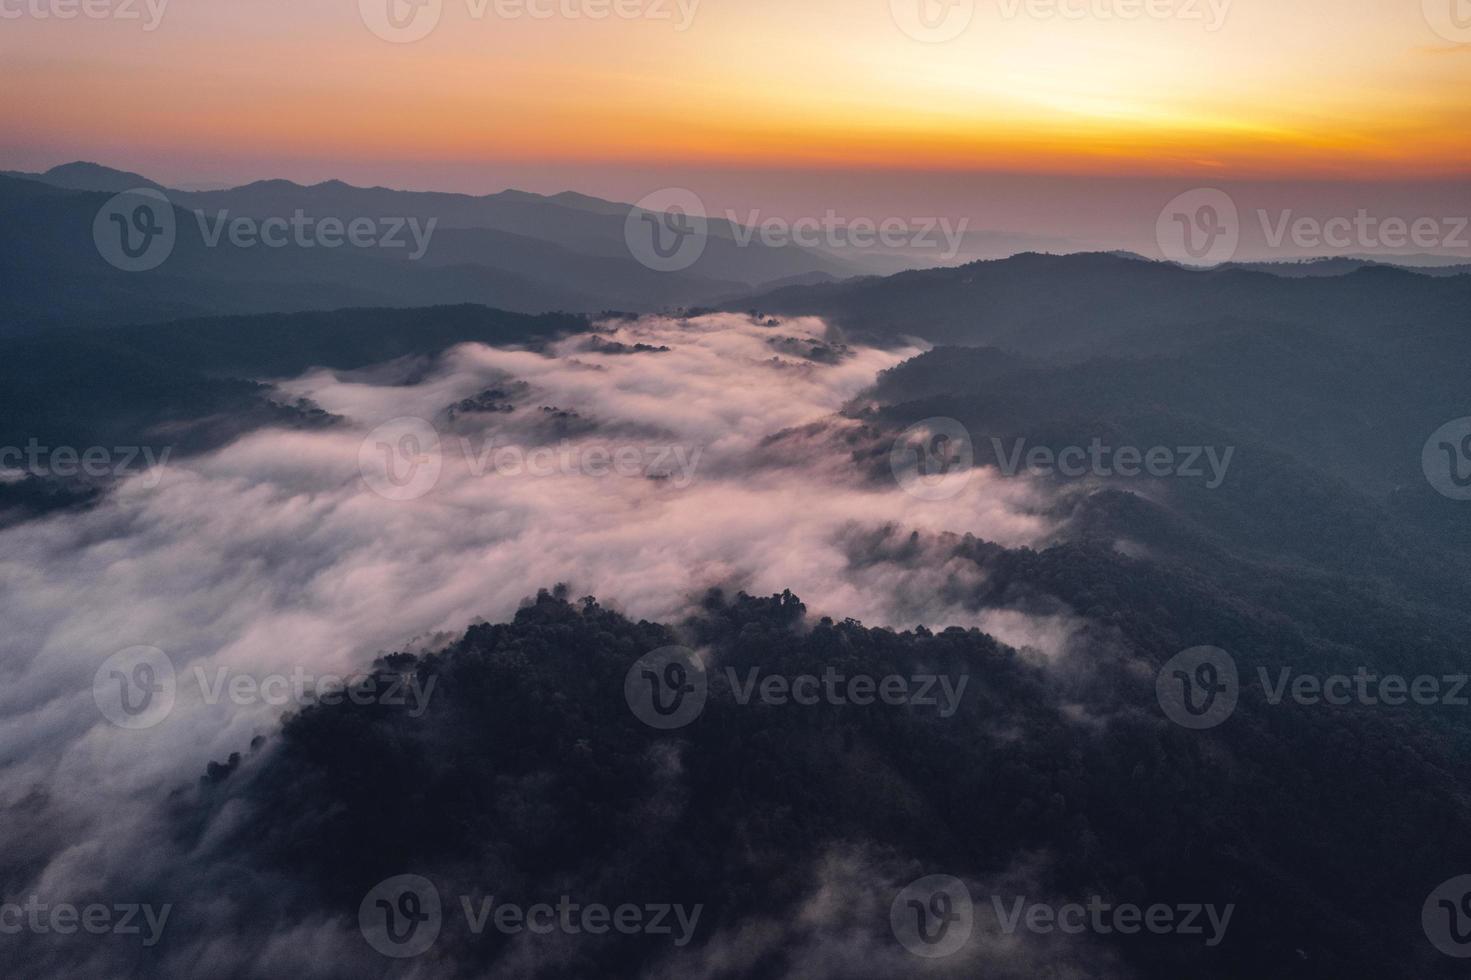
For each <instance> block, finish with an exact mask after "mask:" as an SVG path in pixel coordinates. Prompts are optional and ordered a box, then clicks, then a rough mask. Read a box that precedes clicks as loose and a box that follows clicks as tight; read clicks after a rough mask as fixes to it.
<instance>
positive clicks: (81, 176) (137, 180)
mask: <svg viewBox="0 0 1471 980" xmlns="http://www.w3.org/2000/svg"><path fill="white" fill-rule="evenodd" d="M38 176H39V177H40V179H41V180H43V181H45V182H46V183H48V184H51V185H53V186H56V187H65V188H67V189H68V190H78V191H112V192H117V191H128V190H133V189H135V188H138V187H153V188H160V185H158V184H156V183H154V182H153V181H151V180H149V179H148V178H147V177H144V176H142V175H141V174H135V173H130V172H129V171H126V170H115V169H113V168H112V167H104V166H103V165H102V164H100V163H92V162H90V161H86V160H77V161H74V162H72V163H63V164H61V165H60V166H56V167H52V168H51V169H50V170H48V171H46V172H45V173H44V174H39V175H38ZM160 189H161V188H160Z"/></svg>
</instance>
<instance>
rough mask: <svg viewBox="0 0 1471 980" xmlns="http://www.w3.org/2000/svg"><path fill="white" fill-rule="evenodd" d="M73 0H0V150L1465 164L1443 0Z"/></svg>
mask: <svg viewBox="0 0 1471 980" xmlns="http://www.w3.org/2000/svg"><path fill="white" fill-rule="evenodd" d="M82 3H83V0H0V64H3V65H4V67H3V68H0V77H3V79H4V82H5V91H6V96H5V98H4V99H3V100H0V169H19V170H32V169H44V168H45V167H49V166H52V165H55V164H58V163H62V162H66V161H69V160H74V159H91V160H96V161H98V162H103V163H107V164H109V165H112V166H118V167H122V168H124V169H131V170H136V171H138V172H141V173H145V174H146V175H148V176H150V177H152V178H154V179H158V180H161V181H164V182H167V183H170V184H171V185H174V186H183V185H223V184H235V183H241V182H245V181H248V180H253V179H259V178H265V177H286V178H290V179H294V180H298V181H301V182H315V181H319V180H325V179H329V178H341V179H345V180H348V181H350V182H353V183H370V184H383V185H387V186H395V187H404V188H413V189H431V188H432V189H446V190H460V191H468V192H475V193H485V192H490V191H495V190H500V189H503V188H505V187H508V186H515V187H519V188H523V189H527V190H535V191H541V192H554V191H558V190H565V189H574V190H579V191H583V192H587V193H594V194H601V195H603V196H609V197H617V198H621V199H625V200H628V199H636V197H638V196H641V195H640V193H639V192H641V191H646V190H647V189H649V186H650V185H651V184H652V185H653V186H662V185H668V184H670V183H673V182H682V183H688V184H699V185H700V187H699V189H700V190H702V192H704V193H707V194H709V195H711V196H713V197H714V198H715V199H716V201H717V203H718V204H720V205H728V206H741V207H754V206H759V205H761V204H763V203H765V204H768V205H769V207H770V208H771V209H773V210H781V209H783V208H784V207H787V205H786V203H785V202H786V201H787V200H788V199H789V198H793V197H798V196H802V195H810V192H809V191H806V190H804V188H809V187H812V188H817V189H819V190H822V189H828V190H829V193H830V194H833V195H835V196H836V195H837V192H836V191H834V190H832V189H834V188H847V189H848V190H849V191H851V195H850V196H846V197H841V199H838V200H835V201H834V202H833V203H835V204H836V205H838V206H842V205H845V204H851V203H852V202H853V201H857V200H864V199H867V198H871V197H872V195H874V194H876V193H879V192H880V190H881V189H886V190H884V191H883V192H884V193H887V194H890V195H894V194H896V193H897V194H899V195H901V196H902V194H903V190H902V188H903V187H904V186H905V184H906V183H908V184H910V185H925V186H933V187H948V188H951V190H948V191H934V192H932V193H931V194H930V197H929V200H928V201H926V202H925V205H924V206H925V207H927V208H929V209H930V210H936V209H937V208H938V207H939V206H940V205H941V204H942V203H944V201H942V200H940V198H941V196H942V195H949V197H947V198H946V200H949V198H951V197H953V196H954V195H956V194H962V195H963V194H964V193H965V192H967V191H968V190H974V189H976V188H982V189H989V190H988V194H987V195H983V196H985V199H986V200H990V201H992V202H995V201H997V200H1006V199H1007V198H1008V194H1017V193H1020V194H1022V195H1023V196H1028V195H1030V196H1031V197H1034V198H1036V199H1037V200H1038V202H1039V206H1041V205H1042V204H1044V203H1045V202H1047V201H1052V200H1054V199H1055V198H1056V197H1057V195H1058V194H1062V195H1064V196H1068V195H1072V196H1073V197H1074V198H1077V199H1078V200H1079V201H1085V200H1086V199H1087V198H1088V196H1089V195H1091V194H1092V193H1093V191H1092V190H1089V189H1090V188H1092V189H1096V188H1099V187H1102V186H1114V185H1111V184H1108V183H1107V182H1113V181H1119V180H1135V181H1137V180H1147V181H1159V182H1172V181H1173V182H1176V183H1178V184H1179V185H1180V186H1185V187H1190V186H1199V185H1201V184H1203V183H1206V182H1211V183H1215V184H1219V183H1223V182H1246V183H1255V184H1262V185H1267V184H1273V183H1281V182H1283V181H1306V182H1310V183H1314V184H1321V185H1323V186H1329V185H1332V184H1335V183H1337V184H1343V183H1350V184H1354V185H1364V184H1369V185H1374V184H1384V185H1391V184H1392V185H1394V186H1396V187H1400V188H1403V187H1406V186H1412V187H1421V188H1430V190H1429V191H1428V192H1427V195H1426V199H1427V200H1434V199H1435V198H1436V196H1437V195H1438V194H1441V193H1442V192H1444V191H1445V189H1446V188H1455V187H1456V186H1458V185H1460V186H1464V185H1465V184H1466V183H1467V179H1468V178H1471V100H1468V99H1467V92H1468V91H1471V85H1468V83H1471V2H1468V0H1293V2H1291V3H1284V2H1281V0H802V2H800V3H793V2H790V0H357V2H355V0H330V2H320V3H311V4H306V3H301V2H299V0H190V2H189V3H183V2H180V0H86V7H83V6H82ZM87 11H90V14H91V15H90V16H89V14H88V13H87ZM66 13H70V14H72V15H73V16H71V17H70V18H65V19H63V17H61V16H60V15H62V14H66ZM599 13H602V14H603V15H604V16H602V17H597V16H596V15H597V14H599ZM395 15H396V16H397V20H395V19H393V17H394V16H395ZM395 24H397V25H400V26H397V27H396V26H395ZM420 35H422V36H420ZM1019 177H1025V178H1026V180H1024V181H1022V182H1021V183H1017V178H1019ZM1182 182H1183V183H1182ZM896 188H897V189H898V190H896ZM845 193H847V192H845ZM1079 194H1081V195H1082V196H1081V197H1078V195H1079ZM915 206H919V205H918V204H916V205H915ZM978 206H979V205H978ZM1427 206H1428V205H1427ZM1070 207H1071V208H1072V209H1073V210H1074V211H1076V205H1071V206H1070ZM1008 217H1010V218H1017V219H1019V218H1021V217H1023V216H1022V215H1015V216H1008ZM1009 223H1010V224H1012V225H1014V224H1015V223H1016V221H1015V220H1011V221H1010V222H1009Z"/></svg>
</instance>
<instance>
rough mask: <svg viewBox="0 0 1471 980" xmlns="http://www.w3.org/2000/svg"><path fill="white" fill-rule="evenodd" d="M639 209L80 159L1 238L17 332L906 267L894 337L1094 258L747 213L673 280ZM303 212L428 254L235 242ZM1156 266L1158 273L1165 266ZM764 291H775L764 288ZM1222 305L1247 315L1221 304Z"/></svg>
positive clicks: (749, 285) (530, 307) (14, 215)
mask: <svg viewBox="0 0 1471 980" xmlns="http://www.w3.org/2000/svg"><path fill="white" fill-rule="evenodd" d="M136 189H148V190H151V191H154V192H157V193H160V194H164V195H165V196H166V198H167V200H168V202H169V204H171V205H172V207H173V212H174V219H175V220H174V223H175V225H176V228H177V241H176V243H175V245H174V246H173V250H172V252H171V253H169V255H168V258H167V260H166V261H165V262H163V264H161V265H160V266H158V267H157V268H154V269H152V270H150V271H147V272H146V273H128V272H124V271H122V270H120V269H118V268H115V267H114V266H113V265H110V264H109V263H108V262H107V261H104V259H103V257H102V255H101V254H100V252H99V250H98V247H97V245H96V244H95V242H94V238H93V223H94V221H95V220H96V219H97V216H98V213H99V211H100V210H101V209H102V208H103V207H104V205H105V204H106V203H107V202H108V200H109V199H110V198H111V196H112V195H114V194H118V193H120V192H123V191H130V190H136ZM632 210H633V205H629V204H621V203H616V202H612V201H605V200H601V199H599V198H595V197H589V196H586V195H582V194H576V193H571V192H568V193H562V194H555V195H551V196H543V195H538V194H530V193H526V192H523V191H514V190H508V191H503V192H501V193H498V194H489V195H483V196H472V195H468V194H448V193H437V192H418V191H399V190H390V189H387V188H382V187H371V188H363V187H353V186H351V185H349V184H345V183H343V182H341V181H327V182H325V183H321V184H316V185H313V186H309V187H307V186H302V185H300V184H295V183H292V182H290V181H285V180H266V181H258V182H255V183H251V184H246V185H244V186H241V187H236V188H231V189H228V190H205V191H187V190H179V189H170V188H165V187H164V186H163V185H161V184H159V183H157V182H155V181H152V180H150V179H149V178H147V177H145V176H143V175H141V174H136V173H128V172H125V171H120V170H114V169H111V168H108V167H104V166H100V165H98V164H94V163H71V164H66V165H63V166H59V167H55V168H53V169H51V170H48V171H46V172H45V173H39V174H37V173H19V172H0V219H3V220H4V221H5V223H6V226H7V228H8V229H9V230H10V234H8V235H7V236H6V237H5V244H4V245H0V336H17V335H24V334H27V333H33V332H36V331H39V330H48V329H57V328H90V327H100V326H117V325H121V324H127V323H144V322H159V321H165V320H174V319H182V318H188V317H202V316H217V315H231V314H251V313H286V312H294V311H300V310H328V309H341V308H347V307H413V306H428V305H435V304H444V303H479V304H484V305H487V306H493V307H495V308H497V309H503V310H509V311H513V312H523V313H543V312H570V313H597V312H600V311H604V310H624V311H631V312H657V311H665V310H678V309H684V308H689V307H700V306H730V307H733V308H745V307H746V306H749V305H750V304H751V303H753V302H758V303H759V304H760V305H764V306H766V307H769V308H771V309H773V310H778V311H779V310H781V309H785V308H788V307H789V306H790V303H789V302H788V300H791V299H792V298H793V296H792V295H791V294H789V293H788V292H786V291H788V290H793V289H797V290H805V289H816V290H818V292H817V293H812V294H809V293H805V292H804V293H802V294H801V298H802V304H804V305H805V304H806V303H807V302H808V300H809V299H811V300H813V301H815V302H817V303H818V304H819V305H824V304H827V303H828V302H829V300H832V302H834V303H837V304H838V305H841V303H842V301H841V300H838V299H837V297H840V296H843V297H851V298H854V299H855V300H856V301H857V302H858V303H859V304H860V305H861V304H862V297H864V296H866V295H867V294H868V293H867V291H868V290H870V289H872V288H873V287H872V286H871V285H868V283H870V282H872V281H875V280H873V279H872V277H874V276H881V275H889V274H904V273H907V274H908V275H910V276H912V277H913V278H909V279H905V278H903V277H902V275H901V278H899V279H897V280H896V281H895V282H893V283H890V284H888V285H885V286H884V287H883V294H884V295H885V296H886V297H889V298H894V299H897V300H898V301H899V304H900V305H899V307H898V308H893V309H891V308H890V307H887V306H885V305H883V304H882V303H881V304H880V305H879V306H877V307H874V308H872V309H866V310H863V311H862V315H861V317H860V319H862V320H863V321H864V322H865V324H867V325H873V324H874V323H876V322H877V320H878V319H879V318H883V317H888V321H887V324H886V326H885V330H886V331H887V332H890V333H894V332H898V333H902V332H903V330H902V329H901V327H900V321H902V319H904V318H905V317H907V316H909V315H911V314H912V311H913V309H914V307H913V306H910V305H908V304H910V303H912V302H913V301H914V300H915V299H916V297H914V296H912V295H906V294H905V290H906V288H909V287H912V288H913V289H918V290H923V291H926V292H927V291H928V290H929V289H930V287H931V286H936V287H938V288H939V290H940V292H939V295H938V296H937V297H929V296H926V297H924V298H923V300H922V301H923V302H925V303H926V304H932V303H935V302H941V303H943V302H945V299H944V296H945V295H946V294H947V290H953V289H958V288H961V287H964V288H965V290H969V292H968V294H967V297H966V300H967V301H966V302H965V303H964V304H963V306H964V309H965V311H966V312H965V313H963V316H965V317H967V318H969V317H970V316H971V315H972V314H971V312H970V310H971V309H972V307H971V305H970V303H969V300H971V299H975V298H976V290H980V291H982V292H985V291H986V290H987V289H988V287H987V286H986V283H987V282H988V281H990V280H991V279H992V278H993V277H994V276H996V275H997V274H1001V275H1002V276H1003V277H1004V278H1005V279H1006V280H1008V281H1012V277H1013V276H1014V274H1016V273H1018V272H1025V269H1026V268H1028V263H1035V262H1045V261H1047V257H1046V256H1041V255H1038V256H1033V258H1031V259H1029V260H1027V261H1026V262H1023V263H1022V264H1021V265H1019V266H1004V267H1003V266H999V265H997V264H996V262H997V260H998V258H999V257H1001V256H1006V255H1010V254H1011V253H1013V252H1017V251H1021V250H1034V251H1039V252H1072V251H1076V250H1077V248H1076V245H1075V243H1072V242H1068V241H1064V240H1051V239H1045V238H1038V237H1035V236H1025V235H1016V234H1012V233H1007V232H994V231H979V230H977V231H967V232H965V234H963V235H961V236H960V237H959V239H958V242H959V251H958V253H957V259H956V261H959V260H963V259H965V258H968V257H970V258H973V257H977V256H983V257H986V258H987V261H983V262H980V263H975V262H972V263H969V264H966V265H961V266H952V267H951V268H948V269H944V268H942V269H938V270H934V271H918V270H919V269H920V268H921V267H929V266H933V265H935V264H938V263H940V262H941V261H942V257H941V256H940V255H939V254H938V253H937V252H935V251H933V250H922V249H921V250H909V251H905V250H902V249H901V250H897V251H896V250H883V249H866V248H846V249H828V248H817V247H805V246H799V245H796V244H787V245H780V246H777V245H770V244H766V243H763V242H762V240H761V237H760V236H759V235H757V236H755V237H752V236H751V235H750V234H749V232H748V230H746V229H742V228H740V227H739V226H737V225H734V224H732V223H731V222H729V221H726V220H722V219H719V218H712V219H711V221H710V224H709V238H708V242H707V244H706V247H705V249H704V252H703V254H701V256H700V257H699V259H698V260H697V261H695V262H694V263H693V264H692V265H690V266H689V267H688V268H686V269H683V270H680V271H674V272H662V271H656V270H654V269H652V268H649V267H647V266H646V265H644V264H642V263H640V262H639V261H638V260H637V259H636V258H635V257H634V256H633V255H632V254H631V253H630V250H629V246H628V244H627V241H626V240H625V224H626V222H627V219H628V216H629V214H630V212H631V211H632ZM298 212H300V213H301V214H303V215H305V216H306V217H308V218H310V219H313V220H321V219H326V218H335V219H337V220H338V221H340V222H342V223H343V224H344V225H346V224H348V223H350V222H352V221H353V220H354V219H367V220H368V221H370V222H372V223H373V224H374V227H375V228H383V229H386V228H387V227H388V223H389V222H397V223H400V224H407V225H408V226H409V227H410V228H413V227H418V228H419V229H420V232H421V234H422V244H423V246H424V247H423V248H422V249H416V248H414V247H413V246H414V244H415V241H414V240H413V239H412V238H411V236H410V235H409V234H408V232H406V231H401V233H400V235H399V238H400V239H401V240H403V241H404V242H405V244H406V245H407V246H409V247H399V248H378V247H356V246H349V245H341V246H339V247H335V248H324V247H315V246H314V245H310V244H309V245H306V246H305V247H304V246H302V245H301V244H300V243H299V242H297V241H295V240H288V241H286V242H285V244H284V245H283V247H266V246H265V245H263V244H261V243H260V242H256V243H255V244H254V245H251V246H241V245H239V244H236V243H232V241H231V237H230V231H229V228H230V223H231V222H234V221H237V220H238V219H250V221H251V222H252V223H253V224H256V225H260V224H261V223H263V222H266V221H268V220H270V219H275V220H276V221H277V222H282V221H290V220H291V219H292V217H293V216H294V215H296V214H297V213H298ZM431 223H432V224H431ZM416 251H418V252H422V255H421V256H419V258H418V260H417V261H413V260H411V258H410V257H411V255H413V254H414V253H415V252H416ZM1053 258H1054V259H1055V256H1054V257H1053ZM1123 258H1125V256H1122V255H1120V254H1119V253H1115V254H1114V255H1112V256H1098V257H1097V258H1095V259H1093V260H1091V261H1092V262H1094V263H1102V264H1101V265H1098V266H1097V268H1098V269H1100V270H1107V269H1117V268H1120V267H1119V266H1117V265H1116V264H1114V265H1108V264H1107V263H1109V262H1115V263H1116V262H1117V261H1122V259H1123ZM1135 258H1136V259H1137V263H1138V264H1139V265H1140V266H1144V267H1146V268H1132V269H1130V270H1129V275H1128V276H1127V277H1125V278H1124V279H1120V280H1118V281H1110V280H1109V278H1108V277H1109V275H1110V273H1109V272H1107V271H1102V273H1101V274H1102V275H1103V276H1104V278H1103V279H1102V280H1100V281H1098V282H1097V283H1096V285H1097V286H1098V287H1099V288H1100V289H1102V290H1103V291H1104V293H1105V294H1110V295H1113V296H1116V297H1117V298H1118V299H1120V300H1121V301H1124V304H1125V305H1126V306H1127V305H1128V304H1129V302H1131V301H1130V300H1129V297H1128V296H1127V295H1126V293H1127V290H1128V288H1130V287H1128V286H1126V285H1125V283H1126V282H1132V283H1136V284H1137V283H1138V282H1139V281H1144V280H1148V281H1153V279H1154V278H1156V277H1158V276H1160V275H1163V274H1164V272H1163V270H1164V269H1165V268H1167V266H1166V264H1164V263H1153V262H1150V261H1149V260H1147V259H1143V258H1138V257H1135ZM1414 258H1415V257H1409V258H1407V259H1406V262H1407V263H1408V262H1411V261H1412V260H1414ZM1383 265H1384V263H1382V262H1380V261H1378V260H1375V259H1373V258H1371V257H1362V256H1360V257H1353V258H1334V259H1323V260H1315V261H1309V262H1290V263H1250V264H1241V265H1237V266H1233V267H1232V268H1233V269H1236V270H1238V271H1239V272H1241V273H1242V274H1245V273H1247V272H1258V273H1269V274H1271V275H1272V276H1274V277H1277V278H1281V279H1302V278H1323V277H1332V276H1342V275H1349V274H1353V273H1357V272H1361V271H1364V270H1370V271H1372V270H1373V269H1374V268H1375V267H1376V266H1383ZM1149 266H1152V267H1154V271H1148V270H1147V267H1149ZM1085 267H1086V266H1085ZM1413 268H1414V271H1415V272H1417V273H1421V274H1424V275H1433V276H1443V277H1453V276H1457V275H1461V274H1464V273H1466V272H1468V271H1471V266H1457V265H1444V264H1442V265H1421V264H1416V265H1414V266H1413ZM1003 269H1004V272H1002V270H1003ZM1212 282H1213V283H1220V282H1223V280H1213V281H1212ZM1012 288H1013V287H1012V286H1008V285H1004V284H1003V285H1001V288H1000V292H999V293H998V294H997V295H995V296H992V297H991V298H990V301H988V303H986V304H984V306H983V307H982V308H980V314H981V315H983V316H985V317H987V318H991V319H995V318H1004V316H1005V309H1006V308H1007V304H1008V302H1009V300H1008V298H1007V297H1008V295H1012V296H1013V298H1015V294H1012V293H1011V292H1010V290H1011V289H1012ZM1227 291H1228V292H1229V289H1228V290H1227ZM1392 292H1393V291H1392V290H1391V291H1390V293H1392ZM753 295H754V296H760V297H762V298H761V299H760V300H759V301H754V300H751V299H749V298H748V297H751V296H753ZM1089 295H1090V296H1091V297H1092V298H1091V299H1090V300H1089V308H1092V309H1096V308H1097V307H1096V305H1093V301H1094V300H1097V299H1098V298H1099V297H1098V296H1097V295H1096V294H1093V293H1090V294H1089ZM1171 295H1172V294H1170V293H1169V292H1168V291H1166V292H1165V293H1163V294H1158V295H1156V294H1150V295H1149V296H1147V297H1136V298H1138V299H1140V300H1141V301H1145V300H1147V303H1146V305H1150V306H1151V307H1152V308H1153V309H1154V311H1155V312H1156V313H1159V314H1167V313H1170V308H1169V303H1170V302H1172V300H1171V298H1170V297H1171ZM1192 296H1193V294H1192ZM1105 298H1107V297H1105ZM1218 298H1219V299H1228V298H1229V297H1228V296H1225V295H1224V294H1223V295H1221V296H1220V297H1218ZM1194 301H1195V300H1194V299H1193V298H1191V299H1189V302H1192V303H1193V302H1194ZM1027 303H1028V306H1029V309H1030V313H1029V314H1028V315H1029V316H1034V317H1035V316H1040V315H1047V313H1046V311H1048V310H1056V311H1057V312H1059V313H1062V312H1064V311H1068V312H1069V314H1070V315H1071V312H1073V311H1074V308H1075V307H1076V304H1073V303H1072V302H1071V298H1070V297H1067V296H1054V297H1051V298H1050V299H1046V300H1044V299H1042V298H1036V302H1033V298H1031V297H1028V298H1027ZM1110 308H1111V309H1115V310H1116V309H1118V308H1119V307H1110ZM1211 308H1212V307H1211V305H1210V304H1209V303H1208V304H1207V305H1206V306H1205V307H1197V308H1195V309H1193V310H1187V311H1185V312H1186V313H1188V315H1189V316H1190V317H1192V318H1194V317H1198V316H1199V315H1202V314H1204V313H1206V312H1208V311H1209V309H1211ZM1214 308H1215V309H1218V310H1224V309H1230V308H1231V307H1230V306H1229V305H1221V304H1220V303H1216V304H1215V306H1214ZM835 312H841V311H839V310H835ZM1111 315H1117V314H1111ZM940 319H941V320H942V321H943V319H944V317H943V316H941V317H940ZM890 328H892V329H890ZM933 339H936V340H943V339H945V338H944V337H936V338H933ZM1000 339H1004V338H1000ZM1054 339H1056V338H1054Z"/></svg>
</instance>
